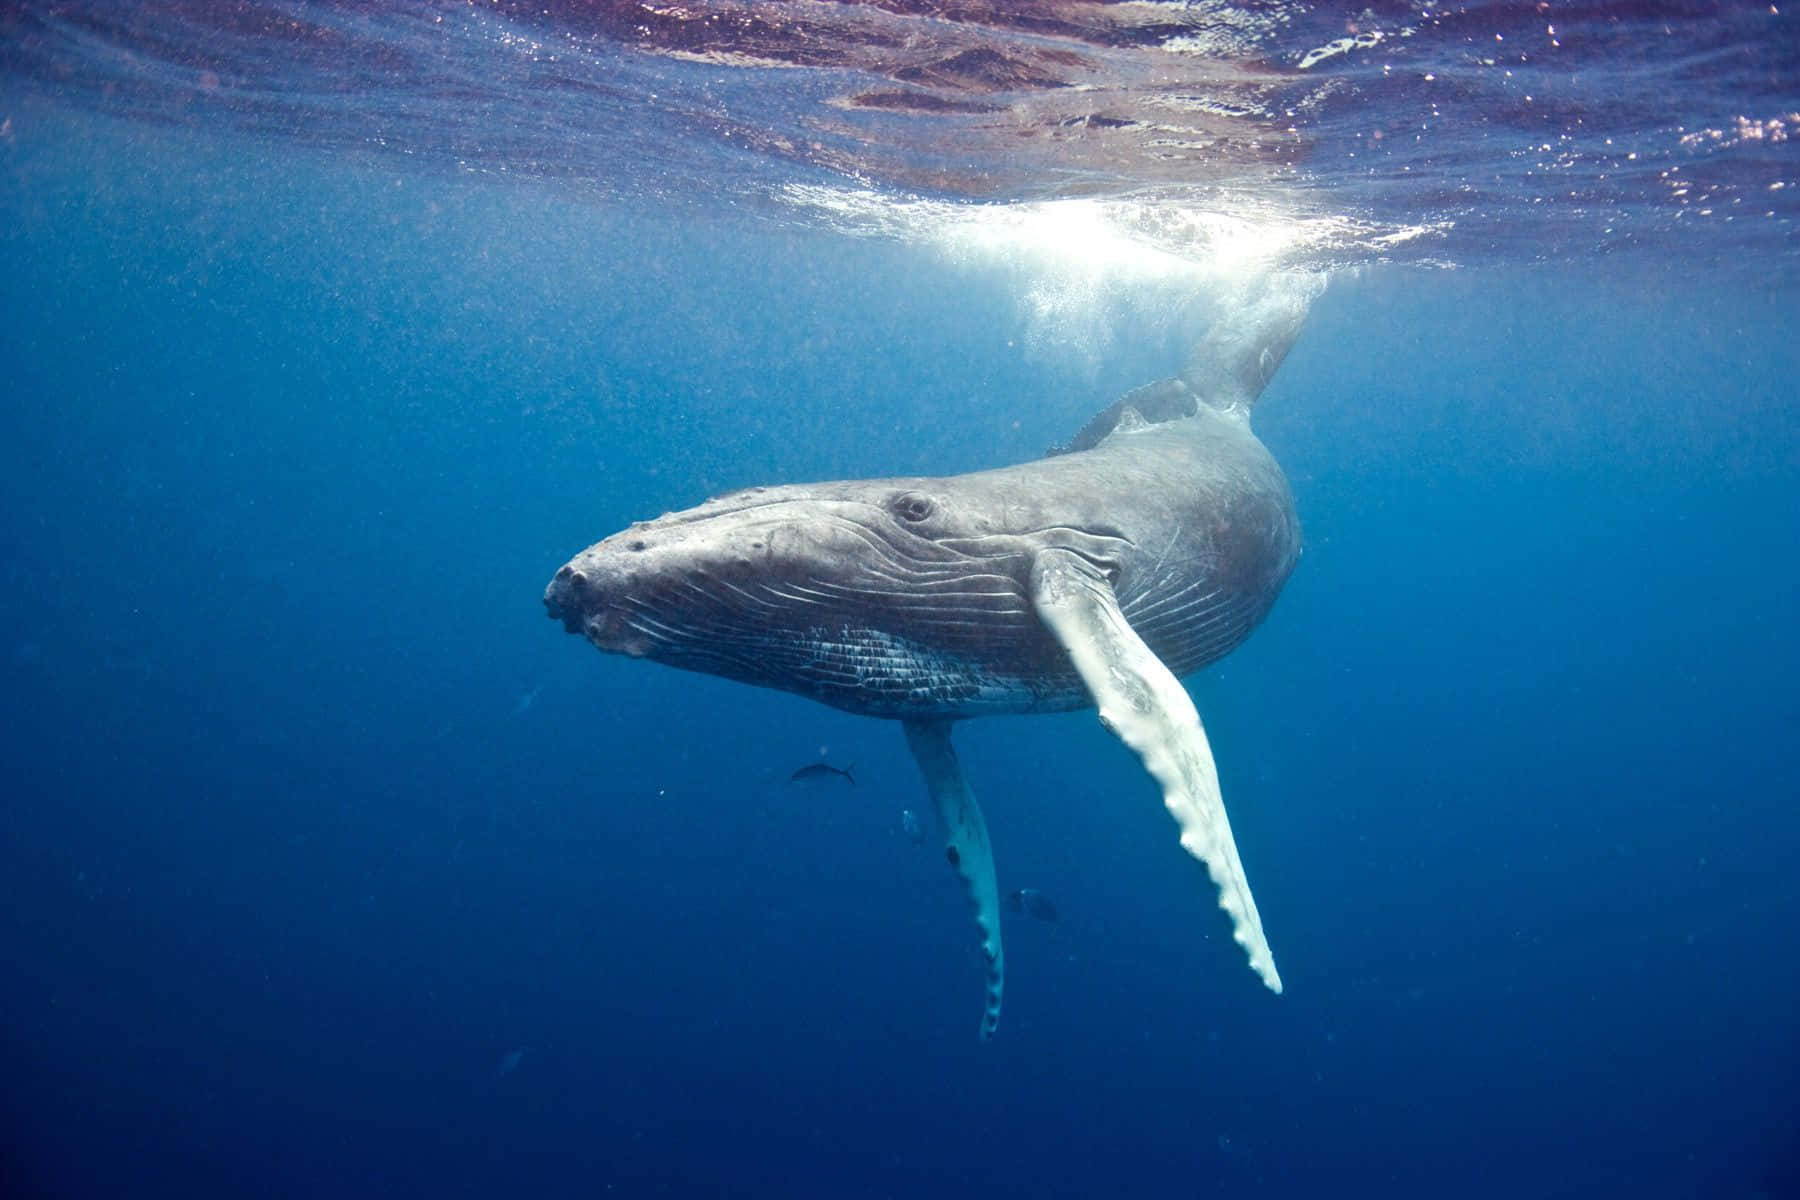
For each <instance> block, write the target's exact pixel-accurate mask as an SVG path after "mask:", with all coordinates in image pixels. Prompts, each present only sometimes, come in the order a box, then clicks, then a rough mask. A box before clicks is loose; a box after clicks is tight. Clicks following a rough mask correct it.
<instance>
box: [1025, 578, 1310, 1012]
mask: <svg viewBox="0 0 1800 1200" xmlns="http://www.w3.org/2000/svg"><path fill="white" fill-rule="evenodd" d="M1031 595H1032V603H1033V604H1034V605H1036V607H1037V613H1038V616H1039V617H1040V618H1041V619H1042V620H1043V622H1044V624H1045V625H1047V626H1048V627H1049V629H1050V632H1051V633H1052V634H1054V635H1055V637H1056V640H1057V641H1058V642H1060V643H1062V647H1063V649H1064V650H1065V651H1067V652H1068V655H1069V658H1070V660H1071V661H1072V662H1073V663H1074V664H1075V670H1076V671H1077V672H1078V673H1079V674H1080V675H1081V679H1082V682H1083V683H1085V684H1087V688H1088V691H1089V692H1091V693H1093V696H1094V702H1095V703H1096V704H1097V705H1098V706H1099V708H1100V720H1101V723H1102V724H1104V725H1105V726H1106V727H1107V728H1108V729H1110V730H1112V731H1113V733H1115V734H1117V735H1118V737H1119V740H1120V741H1122V742H1124V743H1125V744H1126V745H1127V746H1129V747H1131V748H1132V749H1133V750H1134V751H1136V752H1137V755H1138V757H1139V758H1141V759H1143V761H1144V766H1145V768H1146V769H1147V770H1148V771H1149V772H1150V774H1151V776H1152V777H1153V778H1154V779H1155V780H1156V782H1157V783H1158V784H1159V785H1161V787H1162V790H1163V803H1164V804H1165V805H1166V806H1167V807H1168V810H1169V813H1170V815H1171V816H1173V817H1174V818H1175V823H1176V824H1177V825H1179V826H1180V827H1181V845H1182V848H1183V849H1185V850H1186V851H1187V852H1188V853H1189V854H1191V855H1193V856H1194V857H1195V858H1197V859H1199V860H1200V861H1201V862H1203V863H1205V864H1206V871H1207V874H1209V875H1211V876H1212V881H1213V883H1214V884H1216V885H1217V886H1218V889H1219V907H1220V908H1223V909H1224V910H1225V911H1226V913H1227V914H1229V915H1230V917H1231V926H1232V937H1233V938H1235V939H1236V940H1237V943H1238V945H1240V946H1242V947H1243V948H1244V950H1245V952H1246V953H1247V954H1249V956H1250V968H1251V970H1253V971H1255V972H1256V973H1257V975H1259V976H1260V977H1261V978H1262V981H1263V982H1264V983H1265V984H1267V985H1268V987H1269V990H1270V991H1274V992H1279V991H1280V990H1281V976H1280V975H1279V974H1277V973H1276V970H1275V957H1274V955H1273V954H1271V953H1270V952H1269V943H1268V940H1267V939H1266V938H1264V937H1263V930H1262V918H1261V917H1259V916H1258V915H1257V912H1256V900H1255V898H1254V897H1252V896H1251V894H1250V881H1249V880H1248V879H1246V878H1245V876H1244V865H1243V863H1242V862H1240V861H1239V860H1238V852H1237V843H1236V842H1234V841H1233V840H1232V837H1231V822H1230V820H1229V819H1228V818H1227V817H1226V815H1225V801H1224V798H1223V797H1222V796H1221V795H1220V794H1219V773H1218V770H1217V768H1216V767H1214V765H1213V757H1212V747H1210V746H1209V745H1208V744H1207V741H1206V731H1205V730H1204V729H1203V728H1201V725H1200V714H1199V713H1198V712H1197V711H1196V710H1195V708H1194V702H1193V700H1192V699H1190V698H1189V697H1188V694H1187V690H1186V689H1185V688H1183V687H1182V686H1181V681H1180V680H1178V679H1176V678H1175V676H1174V674H1173V673H1171V672H1170V670H1169V668H1168V667H1166V666H1164V665H1163V663H1162V660H1160V659H1158V658H1157V657H1156V655H1155V654H1153V653H1152V652H1151V650H1150V647H1148V646H1146V645H1145V644H1144V641H1143V639H1142V638H1140V637H1138V635H1137V634H1136V633H1135V632H1134V631H1133V630H1132V628H1131V626H1130V625H1129V624H1128V623H1127V622H1126V620H1125V615H1124V614H1123V613H1121V612H1120V611H1119V602H1118V600H1117V599H1116V598H1115V597H1114V596H1113V590H1112V587H1111V586H1110V585H1109V584H1108V583H1107V582H1106V580H1105V578H1104V577H1102V576H1101V574H1100V573H1099V571H1098V570H1097V569H1096V568H1094V567H1093V566H1092V565H1091V564H1089V563H1088V562H1087V561H1086V560H1085V559H1083V558H1081V557H1079V556H1078V555H1075V554H1073V553H1071V552H1069V551H1067V550H1047V551H1044V552H1043V553H1041V554H1039V555H1038V557H1037V561H1036V563H1035V564H1034V565H1033V567H1032V572H1031Z"/></svg>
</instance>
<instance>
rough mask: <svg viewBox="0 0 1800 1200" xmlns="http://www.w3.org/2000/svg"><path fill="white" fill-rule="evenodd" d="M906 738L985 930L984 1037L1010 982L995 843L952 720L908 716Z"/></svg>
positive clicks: (948, 853)
mask: <svg viewBox="0 0 1800 1200" xmlns="http://www.w3.org/2000/svg"><path fill="white" fill-rule="evenodd" d="M903 724H904V726H905V728H906V744H907V746H908V747H909V748H910V749H911V750H912V754H913V760H914V761H915V762H917V763H918V764H919V772H920V773H921V774H922V775H924V776H925V789H926V791H928V792H929V793H930V794H931V803H932V804H933V805H934V806H935V807H936V808H937V815H938V827H939V828H940V829H942V830H943V831H944V857H945V858H947V859H948V860H949V861H950V869H951V870H953V871H955V872H956V877H957V878H958V879H960V880H962V885H963V892H964V894H965V895H967V896H968V898H969V906H970V908H972V909H973V910H974V914H975V926H976V928H977V930H979V932H980V934H981V956H982V960H983V962H984V963H985V964H986V969H987V999H986V1003H985V1005H984V1006H983V1008H982V1013H981V1040H982V1041H984V1042H985V1041H987V1040H988V1039H990V1038H992V1037H993V1036H994V1031H995V1030H996V1029H998V1028H999V1027H1000V994H1001V991H1002V989H1003V988H1004V986H1005V983H1006V953H1005V951H1004V949H1003V948H1002V947H1001V944H1000V888H999V886H998V884H997V883H996V882H995V878H994V849H993V845H992V843H990V842H989V841H988V831H987V820H986V818H985V817H983V816H982V813H981V805H979V804H977V803H976V802H975V795H974V793H973V792H971V791H970V790H969V783H968V781H967V780H966V779H964V778H963V773H962V764H961V763H959V762H957V761H956V749H955V747H953V746H952V745H951V744H950V722H948V721H917V720H912V721H906V722H903Z"/></svg>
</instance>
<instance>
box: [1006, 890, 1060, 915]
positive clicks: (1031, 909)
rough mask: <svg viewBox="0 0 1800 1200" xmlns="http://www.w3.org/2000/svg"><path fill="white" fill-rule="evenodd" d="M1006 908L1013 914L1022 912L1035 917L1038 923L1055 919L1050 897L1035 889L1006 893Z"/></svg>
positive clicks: (1054, 906)
mask: <svg viewBox="0 0 1800 1200" xmlns="http://www.w3.org/2000/svg"><path fill="white" fill-rule="evenodd" d="M1006 907H1008V908H1010V909H1012V910H1013V911H1014V912H1022V913H1025V914H1026V915H1028V916H1033V917H1036V918H1037V919H1038V920H1040V921H1054V920H1056V919H1057V915H1056V905H1054V904H1052V903H1050V897H1048V896H1046V895H1044V893H1042V892H1040V891H1038V890H1037V889H1036V888H1020V889H1019V890H1018V891H1016V892H1008V893H1006Z"/></svg>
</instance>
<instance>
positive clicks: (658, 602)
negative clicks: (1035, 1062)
mask: <svg viewBox="0 0 1800 1200" xmlns="http://www.w3.org/2000/svg"><path fill="white" fill-rule="evenodd" d="M1317 291H1318V285H1317V284H1316V282H1314V281H1313V280H1312V279H1311V278H1310V277H1299V278H1298V279H1297V280H1294V279H1290V280H1288V281H1286V282H1285V283H1281V284H1277V285H1270V286H1269V287H1268V288H1267V289H1266V291H1265V294H1264V295H1263V296H1262V298H1261V299H1260V301H1258V302H1256V303H1253V304H1248V305H1246V306H1244V308H1243V309H1242V310H1240V311H1239V312H1237V313H1235V314H1234V315H1233V316H1232V317H1231V318H1229V319H1226V320H1222V321H1220V322H1216V323H1215V325H1214V326H1213V328H1212V330H1210V331H1209V333H1208V335H1207V337H1206V338H1205V339H1203V341H1202V342H1201V344H1200V345H1199V347H1198V348H1197V349H1196V350H1195V352H1194V354H1193V356H1192V358H1191V360H1190V362H1189V364H1188V366H1187V368H1186V369H1185V370H1184V371H1183V373H1182V374H1181V375H1180V376H1178V377H1176V378H1174V379H1169V380H1164V381H1162V382H1159V383H1154V384H1150V385H1147V386H1146V387H1142V388H1139V389H1137V390H1135V391H1133V392H1131V393H1129V394H1127V395H1126V396H1125V397H1124V398H1122V399H1121V400H1120V401H1119V402H1117V403H1116V404H1114V405H1113V406H1112V407H1111V408H1109V409H1107V410H1106V411H1105V412H1103V413H1101V414H1100V415H1099V416H1098V417H1096V418H1095V419H1094V420H1093V421H1092V422H1090V423H1089V425H1088V427H1087V428H1086V429H1084V430H1083V431H1082V432H1081V434H1080V435H1078V436H1077V438H1076V439H1075V441H1074V442H1073V443H1072V445H1071V448H1070V449H1069V450H1068V451H1067V452H1062V453H1057V454H1053V455H1052V456H1050V457H1048V458H1045V459H1042V460H1039V461H1036V462H1030V463H1025V464H1021V465H1018V466H1012V467H1002V468H999V469H995V470H988V471H978V472H974V473H972V474H966V475H955V476H942V477H896V478H889V479H862V480H849V481H843V482H834V483H816V484H792V485H784V486H777V487H757V488H750V489H748V490H745V491H739V492H734V493H731V494H728V495H725V496H721V497H718V498H716V499H713V500H708V501H706V502H705V503H703V504H701V505H699V506H697V507H695V508H691V509H687V510H685V511H682V512H676V513H669V514H666V515H664V516H662V517H659V518H657V519H655V520H653V521H644V522H640V523H638V524H635V525H632V526H631V527H630V528H629V529H626V530H624V531H622V532H620V533H616V534H614V535H613V536H611V537H609V538H606V539H605V540H604V541H601V542H599V543H597V544H595V545H593V546H590V547H589V548H588V549H586V550H584V551H582V552H581V553H580V554H578V555H576V556H575V557H574V558H573V559H572V560H571V561H570V562H568V563H567V564H566V565H565V566H563V567H562V568H561V569H560V570H558V571H557V572H556V575H555V578H554V579H553V580H552V581H551V583H550V585H549V587H548V589H547V590H546V592H545V594H544V604H545V606H546V608H547V610H548V612H549V615H550V616H551V617H553V618H555V619H557V620H559V621H561V622H562V624H563V627H564V628H565V629H566V630H568V631H569V632H571V633H577V634H580V635H581V636H583V637H585V638H586V639H587V640H588V641H589V642H591V643H592V644H593V645H595V646H597V647H598V648H600V649H601V650H605V651H609V652H613V653H618V654H624V655H629V656H631V657H634V658H647V659H650V660H652V661H655V662H660V663H666V664H668V665H670V666H675V667H681V668H684V669H687V670H692V671H701V672H705V673H707V674H712V675H719V676H723V677H726V678H729V679H735V680H739V681H741V682H744V683H749V684H755V685H758V686H761V687H770V688H779V689H781V690H784V691H790V692H796V693H799V694H800V695H803V696H808V697H811V698H812V699H815V700H818V701H821V702H823V703H825V704H829V705H832V706H833V707H836V708H840V709H843V710H845V711H846V712H851V713H857V714H861V715H864V716H871V717H885V718H892V719H898V720H900V721H902V722H903V723H904V725H905V729H906V734H907V738H908V743H909V745H910V746H911V749H912V751H913V753H914V756H915V758H916V759H917V761H918V763H919V765H920V768H921V770H922V771H923V773H924V775H925V780H926V785H927V790H928V791H929V792H930V793H931V796H932V799H933V802H934V804H935V805H936V807H937V810H938V816H939V820H940V826H941V827H942V828H943V830H944V832H945V838H946V850H945V853H946V858H947V859H948V860H949V861H950V864H951V866H952V867H953V868H954V869H955V871H956V873H957V875H958V877H959V878H961V880H962V881H963V884H964V886H965V888H966V889H967V890H968V893H969V898H970V900H971V902H972V905H973V907H974V909H975V915H976V923H977V926H978V927H979V929H980V933H981V938H982V947H983V952H984V955H985V958H986V962H987V975H988V997H987V1005H986V1010H985V1012H984V1016H983V1022H982V1028H981V1032H982V1035H983V1037H984V1038H985V1037H989V1036H991V1035H992V1033H993V1032H994V1029H995V1028H996V1027H997V1024H998V1019H999V1009H1000V993H1001V985H1002V981H1003V957H1002V953H1001V946H1000V934H999V915H998V911H999V900H998V891H997V884H996V882H995V875H994V868H993V860H992V850H991V847H990V846H989V843H988V837H987V829H986V822H985V819H984V818H983V816H982V813H981V810H980V807H979V805H977V804H976V802H975V799H974V796H973V795H972V794H971V793H970V792H969V790H968V787H967V784H966V782H965V781H964V779H963V777H962V773H961V769H960V767H959V766H958V764H957V761H956V756H955V753H954V750H953V749H952V748H951V745H950V724H951V722H953V721H955V720H958V719H962V718H967V717H976V716H985V715H989V714H998V713H1039V712H1058V711H1067V710H1071V709H1079V708H1085V707H1089V706H1093V705H1098V707H1099V708H1100V712H1101V719H1102V721H1103V722H1105V723H1106V725H1107V727H1108V728H1109V729H1111V730H1113V732H1115V733H1116V734H1118V735H1119V737H1120V738H1121V739H1122V740H1123V741H1125V742H1126V743H1127V744H1128V745H1130V746H1131V748H1132V749H1134V750H1136V751H1137V752H1138V753H1139V755H1140V756H1141V757H1142V758H1143V759H1144V763H1145V766H1146V767H1147V768H1148V769H1149V770H1150V773H1151V775H1152V776H1153V777H1154V778H1155V779H1156V781H1157V782H1158V784H1159V785H1161V787H1162V790H1163V793H1164V801H1165V804H1166V805H1167V806H1168V808H1169V810H1170V812H1171V814H1172V815H1174V816H1175V818H1176V820H1177V822H1178V823H1179V824H1180V825H1181V827H1182V844H1183V846H1184V847H1185V848H1187V849H1188V851H1189V852H1190V853H1191V854H1193V855H1194V856H1195V857H1197V858H1200V859H1201V860H1202V861H1203V862H1205V863H1206V865H1207V868H1208V870H1209V873H1211V875H1212V877H1213V879H1214V881H1215V883H1217V884H1218V886H1219V888H1220V892H1221V901H1220V902H1221V906H1222V907H1224V908H1225V909H1226V911H1227V912H1228V913H1229V914H1230V915H1231V917H1232V921H1233V925H1234V936H1235V937H1236V940H1237V941H1238V942H1239V944H1240V945H1243V946H1244V948H1245V950H1246V952H1247V953H1248V954H1249V955H1250V959H1251V965H1252V967H1253V968H1254V969H1255V970H1256V971H1257V972H1258V974H1259V975H1261V976H1262V978H1263V980H1264V982H1265V983H1266V984H1267V985H1268V986H1269V987H1270V988H1271V989H1273V990H1276V991H1279V990H1280V978H1279V976H1278V975H1277V974H1276V973H1275V968H1274V962H1273V959H1272V957H1271V956H1270V954H1269V951H1268V947H1267V943H1266V940H1265V939H1264V937H1263V934H1262V930H1261V922H1260V917H1259V916H1258V915H1257V912H1256V907H1255V902H1254V900H1253V899H1252V898H1251V896H1250V891H1249V886H1248V883H1247V881H1246V880H1245V878H1244V873H1243V868H1242V865H1241V863H1240V862H1239V861H1238V856H1237V851H1236V847H1235V844H1234V843H1233V841H1232V838H1231V833H1230V826H1229V822H1228V821H1227V820H1226V817H1225V810H1224V807H1223V802H1222V799H1221V798H1220V797H1219V795H1218V783H1217V773H1216V770H1215V769H1214V767H1213V763H1212V756H1211V751H1210V749H1209V747H1208V746H1207V743H1206V738H1205V733H1204V730H1203V729H1202V728H1201V726H1200V723H1199V719H1198V716H1197V715H1196V714H1195V713H1194V709H1193V705H1192V702H1191V700H1189V699H1188V697H1187V694H1186V692H1185V691H1184V690H1182V688H1181V687H1180V685H1179V683H1178V682H1177V681H1176V679H1175V677H1176V676H1178V675H1182V674H1186V673H1189V672H1192V671H1194V670H1197V669H1199V668H1200V667H1203V666H1205V665H1206V664H1207V663H1210V662H1212V661H1214V660H1216V659H1218V658H1219V657H1220V656H1222V655H1224V654H1226V653H1227V652H1229V651H1230V650H1231V649H1232V648H1233V647H1235V646H1237V645H1238V644H1240V643H1241V642H1242V641H1243V640H1244V639H1245V638H1246V637H1248V636H1249V634H1250V632H1251V630H1252V629H1253V628H1255V626H1256V625H1257V623H1258V622H1259V621H1260V620H1261V619H1262V618H1263V617H1264V616H1265V615H1266V614H1267V613H1268V612H1269V610H1270V608H1271V606H1272V605H1273V604H1274V602H1275V598H1276V596H1277V595H1278V594H1279V592H1280V590H1281V587H1282V584H1283V583H1284V582H1285V581H1286V579H1287V577H1288V575H1289V573H1290V572H1291V571H1292V569H1293V567H1294V564H1295V562H1296V560H1297V558H1298V556H1299V552H1300V534H1299V525H1298V522H1297V520H1296V518H1295V514H1294V506H1293V500H1292V497H1291V495H1290V493H1289V489H1288V485H1287V481H1286V479H1285V478H1284V476H1283V475H1282V473H1281V469H1280V468H1279V467H1278V466H1277V465H1276V463H1275V460H1274V458H1273V457H1272V456H1271V455H1270V454H1269V452H1268V451H1267V450H1266V449H1265V448H1264V447H1263V445H1262V443H1261V442H1260V441H1258V440H1257V438H1256V436H1255V434H1253V433H1252V432H1251V430H1250V424H1249V415H1250V410H1251V408H1252V406H1253V405H1254V403H1255V401H1256V399H1257V397H1258V396H1259V395H1260V393H1261V391H1262V389H1263V387H1264V385H1265V384H1266V383H1267V381H1268V379H1269V377H1270V376H1271V375H1272V374H1273V373H1274V370H1275V368H1276V367H1277V366H1279V364H1280V362H1281V359H1282V358H1283V357H1284V356H1285V354H1286V352H1287V349H1288V347H1289V346H1290V345H1291V344H1292V342H1293V340H1294V338H1295V337H1296V336H1297V334H1298V332H1299V328H1300V325H1301V323H1302V322H1303V320H1304V316H1305V312H1306V309H1307V307H1308V305H1309V303H1310V301H1311V299H1312V298H1313V296H1314V295H1316V294H1317Z"/></svg>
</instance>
